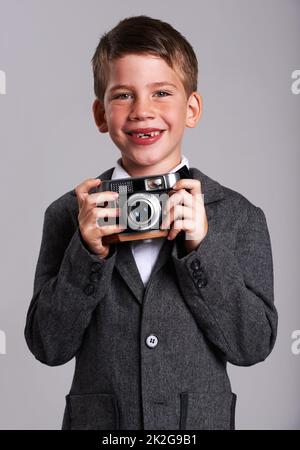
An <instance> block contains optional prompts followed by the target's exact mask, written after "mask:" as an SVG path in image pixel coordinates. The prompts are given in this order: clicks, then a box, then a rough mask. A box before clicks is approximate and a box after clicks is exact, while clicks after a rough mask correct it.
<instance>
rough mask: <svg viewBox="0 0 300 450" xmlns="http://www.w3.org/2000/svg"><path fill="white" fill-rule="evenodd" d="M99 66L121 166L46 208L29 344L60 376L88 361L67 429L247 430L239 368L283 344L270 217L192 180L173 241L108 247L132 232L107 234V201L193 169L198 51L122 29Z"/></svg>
mask: <svg viewBox="0 0 300 450" xmlns="http://www.w3.org/2000/svg"><path fill="white" fill-rule="evenodd" d="M92 62H93V70H94V81H95V84H94V86H95V94H96V97H97V98H96V100H95V102H94V104H93V112H94V118H95V122H96V124H97V126H98V128H99V131H100V132H102V133H106V132H109V135H110V137H111V138H112V140H113V142H114V143H115V144H116V146H117V147H118V148H119V149H120V151H121V154H122V157H121V158H120V159H119V160H118V161H117V164H116V167H115V168H111V169H108V170H107V171H105V172H104V173H102V174H101V175H99V176H98V177H97V178H96V179H93V178H91V179H88V180H85V181H84V182H82V183H81V184H79V185H78V186H77V187H76V188H75V189H74V190H72V191H70V192H67V193H66V194H64V195H63V196H61V197H60V198H58V199H57V200H55V201H54V202H53V203H52V204H51V205H49V206H48V208H47V209H46V212H45V218H44V227H43V238H42V243H41V249H40V254H39V259H38V263H37V268H36V274H35V281H34V293H33V298H32V300H31V304H30V307H29V311H28V315H27V323H26V328H25V337H26V341H27V344H28V346H29V348H30V350H31V351H32V353H33V354H34V355H35V357H36V358H37V359H38V360H40V361H41V362H43V363H45V364H48V365H50V366H55V365H59V364H64V363H66V362H67V361H69V360H70V359H72V358H73V357H74V356H75V357H76V369H75V374H74V379H73V383H72V387H71V390H70V393H69V394H68V395H67V396H66V408H65V412H64V418H63V424H62V428H63V429H74V430H76V429H98V430H100V429H122V430H130V429H132V430H134V429H136V430H137V429H145V430H169V429H170V430H171V429H173V430H178V429H180V430H184V429H190V430H191V429H194V430H197V429H235V404H236V394H234V393H233V392H232V391H231V385H230V381H229V378H228V375H227V371H226V364H227V361H229V362H231V363H232V364H236V365H239V366H250V365H252V364H256V363H258V362H260V361H263V360H265V358H266V357H267V356H268V355H269V353H270V352H271V350H272V349H273V346H274V343H275V339H276V333H277V312H276V309H275V307H274V296H273V267H272V253H271V244H270V238H269V233H268V228H267V224H266V219H265V215H264V213H263V211H262V210H261V209H260V208H259V207H256V206H254V205H253V204H252V203H251V202H250V201H248V200H247V199H246V198H245V197H244V196H242V195H241V194H239V193H237V192H236V191H233V190H231V189H229V188H227V187H224V186H221V185H220V184H219V183H218V182H216V181H214V180H212V179H211V178H209V177H208V176H207V175H205V174H204V173H202V172H201V171H200V170H198V169H196V168H190V174H191V177H190V178H182V179H180V180H179V181H178V182H177V183H176V184H175V185H174V186H173V190H172V192H171V195H170V197H169V199H168V202H167V204H166V214H165V216H164V223H163V226H162V228H164V229H169V230H170V231H169V237H170V239H166V238H156V239H152V240H150V242H149V241H145V242H143V241H137V242H135V243H131V244H130V243H129V242H122V243H119V244H104V243H103V241H102V239H103V237H104V236H107V235H110V234H114V233H118V232H120V231H121V230H122V228H121V227H120V226H113V225H109V226H103V224H102V226H99V224H98V219H99V218H103V217H104V216H106V217H111V218H112V217H116V215H117V214H118V213H119V212H118V208H107V207H106V208H105V207H104V208H99V207H97V204H99V203H102V202H109V201H112V200H114V199H116V196H115V195H116V194H115V193H114V192H112V191H104V192H97V191H96V188H97V187H99V186H100V184H101V182H102V180H105V179H111V178H123V177H137V176H146V175H156V174H162V173H169V172H176V171H177V170H179V169H181V168H182V167H183V166H184V165H186V166H187V167H189V162H188V160H187V158H186V157H185V156H182V155H181V141H182V138H183V133H184V129H185V127H190V128H193V127H195V126H196V124H197V122H198V120H199V118H200V114H201V97H200V95H199V94H198V93H197V92H196V90H197V73H198V72H197V59H196V56H195V54H194V51H193V49H192V47H191V46H190V44H189V43H188V42H187V41H186V39H185V38H184V37H183V36H182V35H181V34H180V33H179V32H178V31H176V30H175V29H174V28H172V27H171V26H170V25H169V24H167V23H165V22H162V21H160V20H155V19H152V18H150V17H147V16H136V17H129V18H126V19H124V20H122V21H120V23H119V24H118V25H117V26H116V27H115V28H113V29H112V30H111V31H110V32H109V33H107V34H105V35H104V36H103V37H102V38H101V40H100V43H99V45H98V47H97V49H96V51H95V54H94V57H93V60H92ZM154 131H156V133H154ZM138 133H148V135H149V134H151V133H154V135H157V136H152V137H151V136H150V137H149V136H148V137H142V136H140V137H139V136H138ZM147 140H148V141H147ZM91 191H92V193H91ZM202 194H203V196H202ZM182 218H183V219H184V220H182Z"/></svg>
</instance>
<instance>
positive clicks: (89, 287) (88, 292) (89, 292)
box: [83, 284, 95, 295]
mask: <svg viewBox="0 0 300 450" xmlns="http://www.w3.org/2000/svg"><path fill="white" fill-rule="evenodd" d="M83 291H84V293H85V294H86V295H92V294H93V292H95V286H94V285H93V284H87V285H86V286H85V288H84V289H83Z"/></svg>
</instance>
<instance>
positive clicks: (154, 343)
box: [146, 334, 158, 348]
mask: <svg viewBox="0 0 300 450" xmlns="http://www.w3.org/2000/svg"><path fill="white" fill-rule="evenodd" d="M157 343H158V339H157V337H156V336H154V335H153V334H151V335H150V336H148V337H147V339H146V344H147V345H148V347H150V348H153V347H156V346H157Z"/></svg>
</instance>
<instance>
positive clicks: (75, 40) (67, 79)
mask: <svg viewBox="0 0 300 450" xmlns="http://www.w3.org/2000/svg"><path fill="white" fill-rule="evenodd" d="M137 14H146V15H149V16H151V17H154V18H159V19H162V20H166V21H168V22H170V23H171V24H172V25H173V26H174V27H176V28H177V29H178V30H179V31H180V32H181V33H182V34H184V35H185V36H186V37H187V39H188V40H189V41H190V43H191V44H192V45H193V47H194V49H195V51H196V54H197V57H198V60H199V86H198V91H199V93H200V94H201V95H202V96H203V104H204V110H203V116H202V119H201V120H200V122H199V125H198V127H197V128H196V129H187V130H186V136H185V140H184V144H183V147H182V149H183V153H184V154H186V156H187V157H188V158H189V160H190V164H191V166H192V167H198V168H199V169H200V170H202V171H203V172H204V173H206V174H207V175H209V176H210V177H212V178H214V179H216V180H217V181H219V182H220V183H222V184H224V185H225V186H228V187H230V188H232V189H234V190H237V191H239V192H241V193H242V194H243V195H245V196H246V197H247V198H248V199H249V200H250V201H251V202H253V203H254V204H255V205H257V206H260V207H261V208H262V209H263V210H264V212H265V214H266V218H267V222H268V226H269V231H270V235H271V241H272V249H273V258H274V272H275V301H276V306H277V308H278V312H279V330H278V338H277V342H276V345H275V348H274V350H273V352H272V353H271V355H270V356H269V357H268V358H267V360H266V361H265V362H263V363H260V364H257V365H255V366H252V367H246V368H245V367H244V368H243V367H235V366H232V365H229V366H228V369H229V375H230V377H231V381H232V389H233V391H234V392H236V393H237V395H238V400H237V408H236V416H237V417H236V427H237V428H238V429H262V428H266V429H295V428H298V429H299V428H300V401H299V400H300V395H299V394H300V383H299V380H300V355H294V354H293V353H292V351H291V344H292V339H291V333H292V331H293V330H296V329H300V305H299V274H298V269H299V254H300V251H299V250H300V248H299V238H298V235H299V198H298V194H299V177H298V176H297V175H298V169H299V142H300V127H299V117H300V116H299V112H300V95H293V94H292V92H291V84H292V79H291V74H292V72H293V71H294V70H296V69H300V29H299V24H300V1H298V0H285V1H284V0H282V1H279V0H272V1H271V0H263V1H262V0H259V1H258V0H255V1H253V0H251V1H250V0H249V1H246V0H242V1H241V0H219V1H217V0H214V1H212V0H207V1H206V0H205V1H204V0H203V1H200V0H197V1H187V2H182V1H171V0H169V1H165V2H162V1H151V2H148V1H142V0H139V1H129V0H127V1H126V2H121V1H114V0H110V1H109V2H106V1H92V0H87V1H84V2H83V1H79V0H76V1H75V0H72V1H71V0H64V1H61V0H60V1H58V0H54V1H53V0H51V1H48V0H43V1H40V0H36V1H34V0H27V1H25V0H24V1H21V0H20V1H17V0H9V1H8V0H7V1H3V0H0V69H2V70H4V71H5V72H6V77H7V85H6V89H7V92H6V95H1V96H0V149H1V168H0V170H1V177H0V182H1V218H2V219H1V224H0V226H1V233H0V239H1V302H0V329H1V330H3V331H5V333H6V338H7V354H5V355H0V377H1V378H0V428H1V429H41V428H44V429H57V428H58V429H59V428H60V426H61V421H62V414H63V408H64V396H65V395H66V394H67V393H68V391H69V388H70V385H71V381H72V375H73V370H74V360H72V361H70V362H69V363H68V364H65V365H64V366H59V367H48V366H45V365H42V364H41V363H40V362H38V361H37V360H35V358H34V357H33V355H31V353H30V352H29V350H28V348H27V346H26V343H25V340H24V336H23V331H24V325H25V317H26V312H27V309H28V306H29V302H30V299H31V296H32V290H33V277H34V271H35V265H36V261H37V256H38V251H39V246H40V241H41V233H42V222H43V214H44V210H45V208H46V207H47V206H48V204H49V203H50V202H52V201H53V200H54V199H56V198H57V197H59V196H60V195H62V194H63V193H65V192H66V191H68V190H70V189H72V188H73V187H75V186H76V185H77V184H79V182H81V181H82V180H84V179H85V178H89V177H95V176H97V175H99V174H100V173H101V172H102V171H104V170H105V169H107V168H110V167H112V166H113V165H114V164H115V161H116V159H117V158H118V157H119V155H120V153H119V150H118V149H117V148H116V147H115V146H114V144H113V143H112V142H111V141H110V139H109V137H108V135H103V134H99V132H98V130H97V128H96V126H95V125H94V122H93V118H92V110H91V105H92V101H93V99H94V94H93V79H92V70H91V66H90V59H91V57H92V55H93V52H94V50H95V48H96V45H97V44H98V40H99V38H100V36H101V35H102V34H103V33H104V32H105V31H108V30H109V29H110V28H112V27H113V26H115V25H116V24H117V22H118V21H119V20H121V19H122V18H124V17H127V16H129V15H137Z"/></svg>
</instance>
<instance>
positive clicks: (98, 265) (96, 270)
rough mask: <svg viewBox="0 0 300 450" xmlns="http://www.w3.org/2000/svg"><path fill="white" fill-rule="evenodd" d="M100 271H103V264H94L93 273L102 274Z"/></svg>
mask: <svg viewBox="0 0 300 450" xmlns="http://www.w3.org/2000/svg"><path fill="white" fill-rule="evenodd" d="M100 271H101V264H98V263H96V262H93V264H92V272H100Z"/></svg>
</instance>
